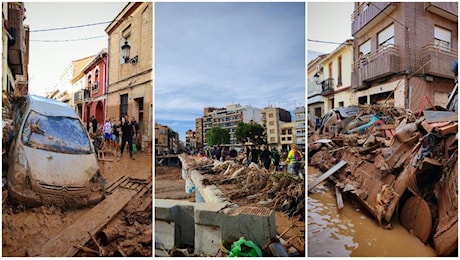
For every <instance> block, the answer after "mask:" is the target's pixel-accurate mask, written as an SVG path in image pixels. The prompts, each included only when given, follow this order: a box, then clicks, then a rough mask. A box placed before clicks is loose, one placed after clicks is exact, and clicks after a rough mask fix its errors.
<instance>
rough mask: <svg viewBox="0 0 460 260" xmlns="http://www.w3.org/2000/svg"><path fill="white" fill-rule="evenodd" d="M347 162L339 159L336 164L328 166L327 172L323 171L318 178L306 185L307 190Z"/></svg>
mask: <svg viewBox="0 0 460 260" xmlns="http://www.w3.org/2000/svg"><path fill="white" fill-rule="evenodd" d="M346 164H347V162H346V161H344V160H340V162H339V163H338V164H336V165H335V166H334V167H332V168H330V169H329V170H328V171H327V172H325V173H323V175H321V176H320V177H319V178H317V179H316V180H314V181H313V182H312V183H311V184H309V185H308V191H310V190H311V189H313V188H314V187H316V185H318V184H320V183H321V182H322V181H324V180H325V179H326V178H327V177H329V176H330V175H332V174H334V173H335V172H336V171H338V170H340V169H341V168H342V167H343V166H345V165H346Z"/></svg>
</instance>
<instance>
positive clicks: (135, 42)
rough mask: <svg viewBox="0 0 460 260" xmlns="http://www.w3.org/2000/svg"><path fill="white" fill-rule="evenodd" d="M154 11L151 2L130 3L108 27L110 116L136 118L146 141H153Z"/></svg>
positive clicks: (108, 108) (108, 109)
mask: <svg viewBox="0 0 460 260" xmlns="http://www.w3.org/2000/svg"><path fill="white" fill-rule="evenodd" d="M152 11H153V3H152V2H129V3H128V4H127V5H126V6H125V7H124V8H123V10H121V12H120V13H119V14H118V15H117V16H116V17H115V18H114V20H113V22H112V23H110V24H109V26H108V27H107V28H106V29H105V32H106V33H107V34H108V37H109V45H108V57H109V61H108V62H109V69H108V73H109V74H108V88H107V117H110V118H120V117H122V116H125V115H129V116H130V117H135V118H136V120H137V122H138V123H139V125H140V133H141V136H142V140H143V141H146V140H147V141H150V140H152V139H151V133H152V125H153V124H152V122H153V80H152V78H153V74H152V64H153V53H152V51H153V48H152V47H153V46H152V44H153V31H152V28H153V13H152Z"/></svg>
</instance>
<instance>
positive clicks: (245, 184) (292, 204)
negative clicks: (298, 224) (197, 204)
mask: <svg viewBox="0 0 460 260" xmlns="http://www.w3.org/2000/svg"><path fill="white" fill-rule="evenodd" d="M189 165H190V167H189V168H193V169H196V170H198V171H199V172H200V174H202V175H203V176H204V177H205V178H204V179H203V184H204V185H216V186H218V187H219V189H220V190H221V191H222V192H223V193H224V194H225V195H226V197H227V198H229V199H230V200H232V201H234V202H237V201H242V200H243V201H245V203H246V202H248V201H249V202H251V203H256V204H259V205H263V206H265V207H267V208H270V209H272V210H277V211H281V212H286V213H287V214H288V216H289V217H298V219H299V220H301V221H304V220H305V184H304V180H303V179H301V178H294V176H293V175H292V174H289V173H287V172H286V171H276V172H274V173H271V172H269V171H267V170H266V169H265V168H263V167H260V166H259V165H257V164H255V163H251V164H250V165H249V166H245V165H243V164H240V163H238V162H235V161H231V160H229V161H224V162H220V161H216V160H211V159H208V158H206V157H204V158H202V159H200V160H196V161H195V162H191V163H190V164H189ZM187 170H189V169H187ZM236 204H238V203H236Z"/></svg>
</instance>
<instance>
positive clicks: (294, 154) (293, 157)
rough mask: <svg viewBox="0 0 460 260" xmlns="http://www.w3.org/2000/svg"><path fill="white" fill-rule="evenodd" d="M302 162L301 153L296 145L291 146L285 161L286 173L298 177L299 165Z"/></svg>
mask: <svg viewBox="0 0 460 260" xmlns="http://www.w3.org/2000/svg"><path fill="white" fill-rule="evenodd" d="M302 160H303V155H302V153H301V152H300V151H299V150H297V145H296V144H291V150H289V153H288V156H287V158H286V161H287V163H288V173H292V174H293V175H294V177H296V176H299V170H300V163H301V162H302Z"/></svg>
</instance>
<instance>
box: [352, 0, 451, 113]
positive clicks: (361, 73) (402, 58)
mask: <svg viewBox="0 0 460 260" xmlns="http://www.w3.org/2000/svg"><path fill="white" fill-rule="evenodd" d="M351 27H352V28H351V31H352V36H353V37H354V41H355V42H354V44H355V48H354V54H353V55H354V60H355V62H354V63H353V72H352V85H353V87H354V90H355V92H356V93H355V96H356V99H357V101H358V102H359V104H388V105H394V106H397V107H403V108H406V109H410V110H414V111H417V110H420V109H424V108H428V107H431V105H430V102H431V103H433V104H434V105H440V106H445V105H446V102H447V97H448V94H449V92H450V91H451V90H452V89H453V86H454V73H453V72H451V70H450V66H451V64H452V63H453V62H454V61H455V60H457V59H458V52H457V49H456V48H457V46H458V3H457V2H356V3H355V10H354V12H353V14H352V26H351Z"/></svg>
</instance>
